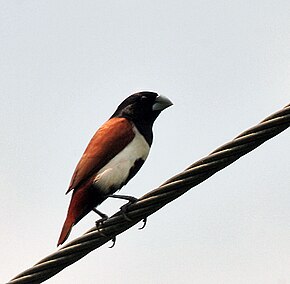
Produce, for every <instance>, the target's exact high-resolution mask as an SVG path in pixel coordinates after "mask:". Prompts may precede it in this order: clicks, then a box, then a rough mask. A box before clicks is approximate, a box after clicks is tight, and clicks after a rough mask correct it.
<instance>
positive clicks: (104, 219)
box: [93, 208, 109, 228]
mask: <svg viewBox="0 0 290 284" xmlns="http://www.w3.org/2000/svg"><path fill="white" fill-rule="evenodd" d="M93 211H94V212H95V213H97V214H98V215H99V216H100V217H101V219H99V220H97V221H96V227H97V228H99V227H100V226H101V225H102V224H103V222H104V221H106V220H107V219H108V218H109V217H108V215H106V214H104V213H102V212H101V211H99V210H98V209H96V208H94V209H93Z"/></svg>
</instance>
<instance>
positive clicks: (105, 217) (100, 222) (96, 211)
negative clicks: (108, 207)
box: [93, 208, 116, 248]
mask: <svg viewBox="0 0 290 284" xmlns="http://www.w3.org/2000/svg"><path fill="white" fill-rule="evenodd" d="M93 211H94V212H95V213H97V214H98V215H99V216H100V217H101V219H99V220H97V221H96V228H97V229H98V231H99V233H100V234H101V235H102V236H104V237H107V235H106V234H104V233H103V232H102V231H100V230H99V228H100V226H101V225H102V224H103V222H104V221H106V220H107V219H108V218H109V217H108V215H106V214H104V213H102V212H101V211H99V210H98V209H96V208H94V209H93ZM112 242H113V243H112V245H111V246H109V248H113V247H114V246H115V244H116V237H113V238H112Z"/></svg>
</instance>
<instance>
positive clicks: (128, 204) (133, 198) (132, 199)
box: [120, 196, 147, 230]
mask: <svg viewBox="0 0 290 284" xmlns="http://www.w3.org/2000/svg"><path fill="white" fill-rule="evenodd" d="M137 200H138V199H137V198H135V197H132V196H130V199H129V202H128V203H126V204H124V205H123V206H121V208H120V209H121V212H122V214H123V217H124V218H125V219H126V220H127V221H129V222H131V221H132V219H131V218H129V217H128V215H127V214H126V213H127V212H128V207H129V206H130V205H131V204H133V203H135V202H136V201H137ZM143 223H144V224H143V225H142V226H141V227H140V228H138V230H142V229H144V228H145V226H146V223H147V217H146V218H144V219H143Z"/></svg>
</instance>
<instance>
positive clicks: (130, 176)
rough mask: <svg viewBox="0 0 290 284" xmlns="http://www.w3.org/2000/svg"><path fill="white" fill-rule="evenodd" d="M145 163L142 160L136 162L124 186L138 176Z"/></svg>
mask: <svg viewBox="0 0 290 284" xmlns="http://www.w3.org/2000/svg"><path fill="white" fill-rule="evenodd" d="M144 162H145V161H144V160H143V159H142V158H140V159H137V160H136V161H135V163H134V166H133V167H132V168H131V169H130V172H129V175H128V177H127V179H126V181H125V182H124V185H125V184H127V182H128V181H129V180H130V179H131V178H132V177H134V176H135V175H136V174H137V172H138V171H139V170H140V168H141V167H142V165H143V164H144Z"/></svg>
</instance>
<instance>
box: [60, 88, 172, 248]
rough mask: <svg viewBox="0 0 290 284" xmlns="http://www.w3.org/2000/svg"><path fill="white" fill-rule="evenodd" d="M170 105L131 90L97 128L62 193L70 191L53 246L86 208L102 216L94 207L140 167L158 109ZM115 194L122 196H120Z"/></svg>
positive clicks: (160, 109) (150, 138)
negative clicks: (64, 213)
mask: <svg viewBox="0 0 290 284" xmlns="http://www.w3.org/2000/svg"><path fill="white" fill-rule="evenodd" d="M171 105H172V102H171V101H170V100H169V99H168V98H166V97H164V96H160V95H158V94H157V93H154V92H148V91H143V92H139V93H135V94H133V95H131V96H129V97H128V98H127V99H125V100H124V101H123V102H122V103H121V104H120V105H119V106H118V108H117V109H116V111H115V112H114V114H113V115H112V116H111V117H110V119H109V120H108V121H107V122H105V123H104V124H103V125H102V126H101V127H100V128H99V129H98V130H97V132H96V133H95V135H94V136H93V138H92V139H91V141H90V142H89V144H88V146H87V148H86V149H85V152H84V153H83V155H82V157H81V159H80V161H79V163H78V164H77V166H76V169H75V171H74V173H73V176H72V178H71V182H70V185H69V188H68V190H67V192H66V193H68V192H70V191H71V190H73V194H72V197H71V201H70V204H69V208H68V212H67V216H66V219H65V222H64V224H63V228H62V231H61V234H60V237H59V240H58V244H57V245H61V244H63V243H64V242H65V241H66V239H67V238H68V236H69V234H70V231H71V229H72V227H73V226H74V225H75V224H77V223H78V222H79V221H80V220H81V219H82V218H83V217H84V216H86V215H87V214H88V213H89V212H90V211H95V212H96V213H98V214H99V215H100V216H102V217H103V216H106V215H105V214H102V213H101V212H100V211H98V210H97V209H96V207H97V206H98V205H100V204H101V203H102V202H103V201H104V200H106V199H107V198H108V197H114V195H113V194H114V193H115V192H116V191H117V190H120V189H121V188H122V187H123V186H124V185H125V184H127V182H128V181H129V180H130V179H131V178H132V177H134V176H135V174H136V173H137V172H138V171H139V169H140V168H141V167H142V165H143V163H144V162H145V160H146V158H147V156H148V154H149V150H150V146H151V144H152V140H153V132H152V126H153V123H154V121H155V119H156V118H157V117H158V115H159V114H160V113H161V111H162V110H164V109H166V108H167V107H169V106H171ZM115 197H119V198H122V195H118V196H117V195H115ZM124 199H128V198H126V196H125V197H124ZM132 199H133V197H132ZM129 200H130V199H129Z"/></svg>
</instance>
